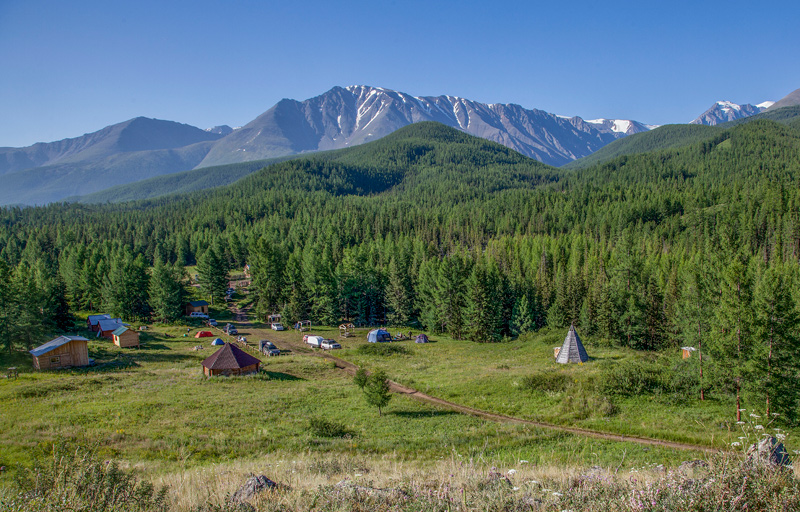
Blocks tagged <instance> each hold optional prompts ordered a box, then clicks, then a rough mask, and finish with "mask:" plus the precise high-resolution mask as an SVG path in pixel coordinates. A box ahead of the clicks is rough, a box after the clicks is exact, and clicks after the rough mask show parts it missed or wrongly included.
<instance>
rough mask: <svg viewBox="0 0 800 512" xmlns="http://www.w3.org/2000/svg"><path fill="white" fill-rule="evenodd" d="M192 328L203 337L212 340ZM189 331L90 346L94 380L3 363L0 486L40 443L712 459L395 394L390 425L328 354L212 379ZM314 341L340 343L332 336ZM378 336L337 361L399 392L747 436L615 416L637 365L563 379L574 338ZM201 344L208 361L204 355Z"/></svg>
mask: <svg viewBox="0 0 800 512" xmlns="http://www.w3.org/2000/svg"><path fill="white" fill-rule="evenodd" d="M215 313H218V312H215ZM216 316H222V315H219V314H217V315H216ZM190 327H191V329H192V330H191V334H190V336H193V335H194V333H195V332H197V330H199V329H200V325H192V326H190ZM186 329H187V326H158V325H156V326H150V327H149V328H148V330H147V331H144V332H142V334H141V340H142V347H141V348H139V349H119V348H117V347H116V346H114V345H113V344H112V343H111V342H110V341H109V340H104V339H94V338H92V339H91V341H90V343H89V352H90V357H92V358H94V359H96V361H97V363H98V364H97V366H95V367H91V368H86V369H72V370H62V371H44V372H34V371H33V370H32V367H31V358H30V356H29V355H28V354H27V353H13V354H10V355H9V354H6V353H4V354H2V355H0V368H5V367H7V366H17V367H19V368H20V376H19V378H18V379H16V380H9V379H0V403H2V404H3V412H2V414H0V452H1V455H0V465H4V466H6V467H7V469H8V470H7V471H6V472H5V473H3V474H2V476H0V478H7V477H8V475H11V474H13V473H14V469H15V468H16V467H19V465H23V464H27V463H29V461H30V454H31V452H32V449H33V448H35V447H36V446H37V445H41V444H46V443H48V442H52V441H53V440H57V439H60V438H64V439H67V440H70V441H78V442H80V443H85V444H90V445H95V446H97V447H98V449H99V450H100V452H101V453H102V454H103V455H104V456H106V457H109V458H115V459H119V460H122V461H125V462H127V463H129V464H132V465H138V466H142V467H145V468H147V471H148V473H150V472H155V473H168V472H170V471H174V470H176V469H177V468H186V467H201V466H204V465H208V464H216V463H231V462H236V461H253V460H258V459H259V457H262V456H264V455H265V454H275V453H287V454H305V455H306V456H312V455H314V454H324V455H331V454H332V455H336V454H341V455H346V456H347V457H369V458H380V459H383V460H402V461H409V460H417V461H421V462H422V461H436V460H441V459H445V458H461V457H463V458H464V459H465V460H468V459H469V460H480V461H483V462H486V463H492V464H493V463H496V464H498V465H500V464H515V463H517V462H518V461H520V460H525V461H528V462H529V463H531V464H540V465H554V464H560V465H566V466H572V467H575V466H577V467H583V466H592V465H600V466H604V467H609V466H617V465H624V466H626V467H633V466H637V465H640V466H641V465H647V464H665V465H673V464H679V463H680V462H681V461H684V460H690V459H693V458H698V457H700V453H699V452H685V451H674V450H670V449H664V448H655V447H646V446H640V445H637V444H633V443H619V442H611V441H600V440H596V439H591V438H584V437H581V436H576V435H572V434H567V433H562V432H557V431H552V430H546V429H538V428H533V427H530V426H524V425H517V424H502V423H495V422H491V421H486V420H483V419H479V418H476V417H472V416H467V415H463V414H458V413H455V412H453V411H450V410H446V409H440V408H438V407H434V406H431V405H428V404H426V403H423V402H420V401H418V400H415V399H413V398H411V397H408V396H404V395H394V396H393V398H392V400H391V402H390V404H389V406H388V407H387V408H386V409H385V411H384V414H383V416H382V417H379V416H378V412H377V410H375V409H374V408H370V407H369V406H368V405H367V404H366V401H365V400H364V398H363V396H362V392H361V390H360V389H359V388H358V387H356V386H355V385H354V384H353V383H352V378H351V377H350V376H349V375H348V374H347V373H345V372H343V371H342V370H339V369H336V368H335V367H334V365H333V363H332V362H331V361H329V360H326V359H324V358H321V357H318V355H319V354H312V353H306V352H300V351H295V352H294V353H291V351H289V350H285V352H286V354H285V355H282V356H280V357H273V358H267V357H263V356H262V357H260V358H261V359H262V360H263V365H262V370H261V372H260V373H259V374H258V375H254V376H247V377H216V378H213V379H206V378H204V377H203V376H202V372H201V365H200V362H201V361H202V360H203V359H204V358H206V357H208V356H209V355H211V354H212V353H213V351H214V349H212V348H211V345H210V342H211V340H212V339H213V338H201V339H195V338H194V337H184V336H183V335H184V334H185V333H186ZM310 332H311V333H318V334H322V335H324V336H326V337H334V338H336V337H338V330H336V329H335V328H314V329H312V330H311V331H310ZM392 332H394V330H392ZM366 333H367V329H360V330H358V332H357V335H356V336H355V337H354V338H348V339H346V340H342V341H341V342H342V345H343V346H344V349H343V350H340V351H335V352H334V355H336V356H339V357H342V358H344V359H346V360H349V361H352V362H354V363H356V364H358V365H360V366H363V367H365V368H367V369H369V370H374V369H377V368H383V369H385V370H386V371H387V373H388V374H389V377H390V378H392V379H393V380H396V381H398V382H400V383H402V384H406V385H409V386H412V387H415V388H416V389H418V390H420V391H422V392H425V393H428V394H431V395H433V396H437V397H440V398H445V399H447V400H451V401H453V402H457V403H459V404H464V405H468V406H471V407H476V408H480V409H485V410H487V411H492V412H498V413H503V414H508V415H513V416H518V417H521V418H529V419H536V420H542V421H547V422H552V423H558V424H564V425H576V426H581V427H586V428H592V429H597V430H603V431H608V432H616V433H623V434H636V435H642V436H649V437H658V438H662V439H669V440H678V441H688V442H695V443H700V444H705V445H709V444H714V445H718V446H722V445H724V443H726V442H730V439H732V438H733V437H735V436H736V435H737V432H736V431H735V429H733V431H729V430H728V423H726V417H727V414H726V413H728V412H729V407H728V406H729V404H727V403H725V402H719V401H714V400H709V401H706V402H705V403H702V404H701V403H699V401H697V400H694V399H686V400H681V401H676V400H675V399H674V397H670V396H642V397H636V398H626V399H624V400H619V399H614V400H613V403H611V404H610V405H609V404H604V403H603V400H604V399H603V397H602V396H601V395H600V394H598V392H597V389H596V385H595V384H594V381H595V380H596V379H599V378H600V374H601V373H602V372H603V371H604V368H605V367H606V366H608V365H613V364H615V363H616V362H618V361H621V360H624V359H626V358H635V357H641V356H637V354H635V353H633V352H628V351H622V350H619V349H595V348H592V347H591V345H590V344H587V350H589V352H590V355H591V356H592V357H593V359H592V360H591V361H590V362H589V363H587V364H585V365H569V366H567V367H562V366H561V365H556V364H555V363H554V362H553V358H552V353H553V346H556V345H559V344H560V339H562V338H563V333H557V332H551V333H540V334H538V335H536V336H529V337H523V338H522V339H519V340H515V341H511V342H506V343H498V344H476V343H471V342H465V341H456V340H452V339H449V338H445V337H437V336H434V337H432V339H433V341H434V342H432V343H429V344H426V345H422V344H415V343H413V341H403V342H398V343H392V344H381V345H380V346H378V345H370V344H367V343H366ZM242 334H245V335H247V336H248V338H249V339H250V341H251V342H254V341H256V340H257V339H259V338H264V337H266V338H269V339H271V340H273V341H275V342H276V343H277V344H278V345H279V346H281V345H282V344H283V346H284V348H285V347H286V342H292V343H297V342H298V341H300V339H301V334H299V333H296V332H293V331H284V332H274V331H267V330H264V326H263V325H259V324H256V325H255V326H254V328H253V329H250V330H249V332H243V333H242ZM197 345H202V346H203V347H204V348H203V349H202V350H198V351H195V350H193V347H195V346H197ZM359 347H367V348H359ZM370 347H379V348H370ZM383 347H393V348H392V349H388V348H383ZM395 347H396V348H395ZM375 350H380V351H382V352H383V351H387V350H397V351H399V352H400V353H394V354H392V355H385V354H381V353H372V352H373V351H375ZM676 357H679V356H678V355H676ZM537 373H559V374H561V375H563V376H564V377H558V378H556V381H557V384H558V385H557V386H556V388H555V389H551V390H535V389H531V388H530V386H527V387H526V384H525V382H526V378H527V377H529V376H530V375H534V374H537ZM545 382H549V381H545ZM558 386H561V387H562V388H563V389H561V388H559V387H558ZM312 419H324V420H326V421H329V422H332V423H333V424H334V425H336V427H337V429H338V430H339V433H338V434H337V435H336V436H335V437H331V436H327V435H319V432H315V431H314V430H313V429H312V428H311V427H310V423H311V420H312ZM734 427H735V425H734ZM732 436H733V437H732Z"/></svg>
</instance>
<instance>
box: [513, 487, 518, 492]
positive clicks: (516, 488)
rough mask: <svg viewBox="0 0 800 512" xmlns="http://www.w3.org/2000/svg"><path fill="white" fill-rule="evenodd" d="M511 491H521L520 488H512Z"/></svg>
mask: <svg viewBox="0 0 800 512" xmlns="http://www.w3.org/2000/svg"><path fill="white" fill-rule="evenodd" d="M511 490H512V491H518V490H519V487H512V488H511Z"/></svg>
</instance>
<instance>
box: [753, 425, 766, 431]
mask: <svg viewBox="0 0 800 512" xmlns="http://www.w3.org/2000/svg"><path fill="white" fill-rule="evenodd" d="M753 428H754V429H756V430H764V425H756V426H755V427H753Z"/></svg>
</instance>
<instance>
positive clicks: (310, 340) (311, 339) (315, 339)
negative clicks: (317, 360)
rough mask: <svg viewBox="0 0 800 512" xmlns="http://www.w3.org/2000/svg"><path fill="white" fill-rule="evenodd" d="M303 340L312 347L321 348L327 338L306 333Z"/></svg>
mask: <svg viewBox="0 0 800 512" xmlns="http://www.w3.org/2000/svg"><path fill="white" fill-rule="evenodd" d="M303 341H304V342H306V343H307V344H308V345H310V346H312V347H315V348H320V347H321V346H322V342H323V341H325V338H323V337H322V336H314V335H313V334H311V335H308V334H306V335H305V336H303Z"/></svg>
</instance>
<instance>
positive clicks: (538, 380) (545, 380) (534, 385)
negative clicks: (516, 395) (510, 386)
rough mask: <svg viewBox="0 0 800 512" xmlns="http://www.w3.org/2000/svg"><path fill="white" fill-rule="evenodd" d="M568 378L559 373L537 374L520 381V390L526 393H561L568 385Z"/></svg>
mask: <svg viewBox="0 0 800 512" xmlns="http://www.w3.org/2000/svg"><path fill="white" fill-rule="evenodd" d="M569 382H570V380H569V376H568V375H566V374H564V373H561V372H559V371H549V372H539V373H534V374H533V375H528V376H527V377H523V379H522V388H523V389H526V390H528V391H542V392H548V391H549V392H555V393H558V392H561V391H564V390H566V389H567V386H568V385H569Z"/></svg>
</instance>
